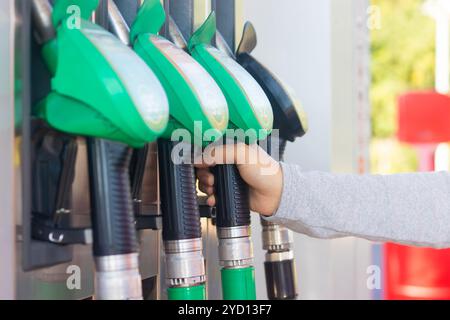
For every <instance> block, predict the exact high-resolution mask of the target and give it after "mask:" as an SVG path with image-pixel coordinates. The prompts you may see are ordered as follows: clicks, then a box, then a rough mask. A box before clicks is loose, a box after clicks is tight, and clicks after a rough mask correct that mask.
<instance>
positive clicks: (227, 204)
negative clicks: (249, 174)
mask: <svg viewBox="0 0 450 320" xmlns="http://www.w3.org/2000/svg"><path fill="white" fill-rule="evenodd" d="M213 171H214V179H215V181H214V186H215V195H216V223H217V226H218V227H219V228H225V227H238V226H248V225H250V207H249V203H248V201H249V199H248V186H247V184H246V183H245V182H244V180H242V178H241V176H240V174H239V170H238V169H237V167H236V166H235V165H229V164H227V165H218V166H215V167H214V169H213Z"/></svg>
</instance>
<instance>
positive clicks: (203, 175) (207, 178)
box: [196, 168, 214, 196]
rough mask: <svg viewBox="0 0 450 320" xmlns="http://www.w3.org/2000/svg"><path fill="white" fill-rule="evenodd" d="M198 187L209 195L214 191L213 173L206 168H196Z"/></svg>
mask: <svg viewBox="0 0 450 320" xmlns="http://www.w3.org/2000/svg"><path fill="white" fill-rule="evenodd" d="M196 174H197V178H198V188H199V189H200V191H201V192H203V193H205V194H207V195H208V196H211V195H212V194H213V193H214V188H213V186H214V175H213V174H212V173H211V172H210V171H209V170H208V169H207V168H203V169H197V171H196Z"/></svg>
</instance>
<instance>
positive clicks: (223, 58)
mask: <svg viewBox="0 0 450 320" xmlns="http://www.w3.org/2000/svg"><path fill="white" fill-rule="evenodd" d="M207 50H208V52H209V53H210V54H211V55H212V56H213V57H214V58H215V59H216V60H217V62H219V63H220V64H221V65H222V66H223V67H224V68H225V69H226V70H227V71H228V73H229V74H231V75H232V76H233V78H234V79H235V80H236V82H237V83H238V85H239V86H240V87H241V89H242V91H243V92H244V94H245V95H246V97H247V101H248V102H249V104H250V106H251V107H252V109H253V113H254V114H255V116H256V117H257V119H258V120H259V123H260V124H261V126H262V127H263V128H264V129H272V124H273V113H272V107H271V105H270V101H269V99H268V98H267V96H266V94H265V93H264V91H263V89H262V88H261V87H260V85H259V84H258V82H256V80H255V79H253V77H252V76H251V75H250V74H249V73H248V72H247V70H245V69H244V68H243V67H242V66H241V65H240V64H238V63H237V62H236V61H235V60H233V59H232V58H230V57H229V56H228V55H227V54H225V53H223V52H222V51H220V50H218V49H216V48H214V47H211V46H209V47H207Z"/></svg>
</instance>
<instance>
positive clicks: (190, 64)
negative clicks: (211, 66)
mask: <svg viewBox="0 0 450 320" xmlns="http://www.w3.org/2000/svg"><path fill="white" fill-rule="evenodd" d="M150 40H151V41H152V43H153V44H154V45H155V46H156V47H157V48H158V49H159V51H160V52H161V53H162V54H163V55H164V56H165V57H166V58H167V60H169V61H170V62H171V63H172V65H173V66H174V67H175V68H177V70H178V71H179V73H180V74H181V76H182V77H183V78H184V79H185V80H186V82H187V83H188V84H189V86H190V88H191V90H192V91H193V92H194V94H195V95H196V96H197V98H198V100H199V102H200V105H201V107H202V109H203V111H204V113H205V114H206V116H207V117H208V119H210V120H211V118H212V119H214V122H213V123H214V126H215V127H216V128H217V129H225V128H226V126H227V124H228V105H227V101H226V99H225V97H224V95H223V93H222V91H221V90H220V88H219V86H218V85H217V83H216V82H215V81H214V79H213V78H212V77H211V76H210V74H209V73H208V72H207V71H206V70H205V69H204V68H203V67H202V66H201V65H200V64H199V63H198V62H197V61H196V60H195V59H194V58H192V57H191V56H190V55H189V54H187V53H186V52H185V51H184V50H182V49H180V48H178V47H177V46H175V45H174V44H173V43H171V42H170V41H168V40H166V39H164V38H161V37H158V36H151V37H150ZM175 90H176V88H175Z"/></svg>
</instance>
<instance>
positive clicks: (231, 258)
mask: <svg viewBox="0 0 450 320" xmlns="http://www.w3.org/2000/svg"><path fill="white" fill-rule="evenodd" d="M217 236H218V238H219V260H220V265H221V266H223V267H226V268H245V267H249V266H252V265H253V245H252V242H251V238H250V226H239V227H228V228H217Z"/></svg>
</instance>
